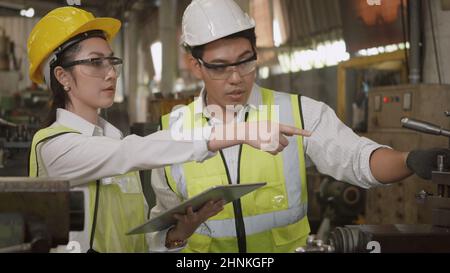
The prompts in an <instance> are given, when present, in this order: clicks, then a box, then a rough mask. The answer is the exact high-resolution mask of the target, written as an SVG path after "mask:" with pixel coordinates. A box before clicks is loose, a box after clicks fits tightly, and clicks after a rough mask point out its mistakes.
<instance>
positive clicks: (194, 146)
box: [38, 127, 212, 182]
mask: <svg viewBox="0 0 450 273" xmlns="http://www.w3.org/2000/svg"><path fill="white" fill-rule="evenodd" d="M200 129H201V128H200ZM210 134H211V127H207V128H203V129H202V133H200V134H195V135H197V136H201V137H200V138H191V139H183V138H181V139H180V138H177V137H175V136H174V134H173V132H171V131H166V130H163V131H158V132H156V133H154V134H151V135H148V136H145V137H140V136H137V135H130V136H127V137H125V138H124V139H114V138H109V137H102V136H86V135H80V134H64V135H61V136H58V137H56V138H53V139H50V140H48V141H46V142H45V143H43V144H41V145H39V146H40V147H39V148H38V149H39V153H40V156H41V158H42V161H43V162H44V166H45V169H46V171H47V175H48V176H52V177H64V178H67V179H70V180H72V181H75V182H88V181H92V180H96V179H99V178H103V177H111V176H115V175H121V174H125V173H127V172H130V171H135V170H145V169H155V168H160V167H163V166H166V165H170V164H177V163H184V162H188V161H198V162H201V161H203V160H205V159H207V158H209V157H210V156H212V154H211V153H210V152H209V151H208V147H207V140H208V139H209V138H210Z"/></svg>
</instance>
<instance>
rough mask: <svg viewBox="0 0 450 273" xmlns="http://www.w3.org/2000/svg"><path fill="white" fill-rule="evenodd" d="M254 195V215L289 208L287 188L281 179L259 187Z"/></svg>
mask: <svg viewBox="0 0 450 273" xmlns="http://www.w3.org/2000/svg"><path fill="white" fill-rule="evenodd" d="M252 195H253V199H254V204H255V206H254V207H255V211H254V212H253V214H254V215H256V214H262V213H267V212H273V211H279V210H285V209H287V208H288V199H287V194H286V188H285V185H284V183H280V182H279V181H277V182H270V183H267V185H266V186H264V187H262V188H260V189H257V190H256V191H255V192H254V193H252ZM244 199H245V196H244ZM246 208H248V207H246Z"/></svg>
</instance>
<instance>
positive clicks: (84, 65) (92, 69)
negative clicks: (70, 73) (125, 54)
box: [61, 57, 123, 79]
mask: <svg viewBox="0 0 450 273" xmlns="http://www.w3.org/2000/svg"><path fill="white" fill-rule="evenodd" d="M122 64H123V61H122V59H120V58H117V57H99V58H90V59H85V60H76V61H73V62H69V63H66V64H63V65H61V67H63V68H69V67H72V66H75V65H79V66H80V71H81V73H83V74H84V75H86V76H90V77H96V78H102V79H104V78H106V75H108V73H109V72H110V71H111V69H114V72H115V73H116V76H117V77H119V76H120V72H121V70H122Z"/></svg>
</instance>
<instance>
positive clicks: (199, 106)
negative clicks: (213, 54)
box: [194, 83, 262, 118]
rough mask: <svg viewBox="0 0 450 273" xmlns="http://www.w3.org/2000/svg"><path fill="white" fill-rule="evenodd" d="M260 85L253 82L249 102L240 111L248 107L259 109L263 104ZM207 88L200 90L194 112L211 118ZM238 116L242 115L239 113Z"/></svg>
mask: <svg viewBox="0 0 450 273" xmlns="http://www.w3.org/2000/svg"><path fill="white" fill-rule="evenodd" d="M260 89H261V88H260V87H259V86H258V85H257V84H256V83H255V84H253V87H252V91H251V93H250V97H249V98H248V101H247V104H246V105H245V106H244V107H243V109H242V110H241V111H240V112H242V111H246V110H247V109H249V108H250V109H254V110H258V109H259V106H260V105H262V97H261V91H260ZM206 92H207V91H206V89H205V87H203V88H202V91H201V92H200V96H199V97H198V98H197V99H196V100H195V102H194V112H195V115H204V116H205V117H206V118H210V114H209V112H208V110H207V108H206V106H207V104H206ZM238 116H240V115H239V114H238Z"/></svg>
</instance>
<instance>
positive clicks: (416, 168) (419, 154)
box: [406, 148, 450, 180]
mask: <svg viewBox="0 0 450 273" xmlns="http://www.w3.org/2000/svg"><path fill="white" fill-rule="evenodd" d="M438 155H444V169H446V170H448V169H450V150H449V149H444V148H434V149H429V150H414V151H411V152H410V153H409V155H408V158H407V159H406V166H408V168H409V169H410V170H411V171H413V172H414V173H415V174H417V175H418V176H419V177H421V178H423V179H427V180H430V179H431V173H432V171H436V170H437V169H438V166H437V158H438Z"/></svg>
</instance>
